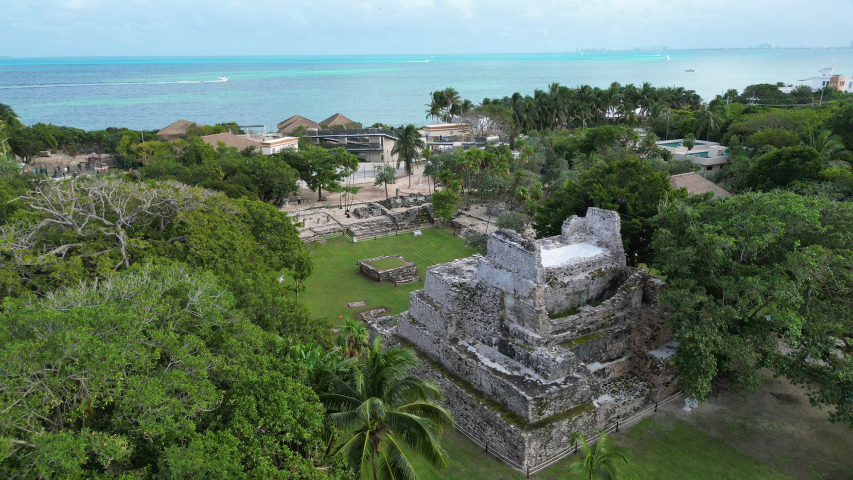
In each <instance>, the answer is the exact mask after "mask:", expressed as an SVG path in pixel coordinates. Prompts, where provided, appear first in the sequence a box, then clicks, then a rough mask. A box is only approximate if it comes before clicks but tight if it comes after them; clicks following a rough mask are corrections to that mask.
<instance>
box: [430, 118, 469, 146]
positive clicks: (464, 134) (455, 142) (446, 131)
mask: <svg viewBox="0 0 853 480" xmlns="http://www.w3.org/2000/svg"><path fill="white" fill-rule="evenodd" d="M420 131H421V136H422V137H423V140H424V143H426V144H427V146H428V147H429V149H430V150H432V151H434V152H439V151H442V150H456V149H459V148H465V147H466V146H471V145H473V144H474V143H475V140H474V135H473V134H472V133H471V125H468V124H467V123H439V124H437V125H424V127H423V128H422V129H421V130H420Z"/></svg>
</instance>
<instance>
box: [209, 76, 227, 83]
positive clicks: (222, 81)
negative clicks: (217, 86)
mask: <svg viewBox="0 0 853 480" xmlns="http://www.w3.org/2000/svg"><path fill="white" fill-rule="evenodd" d="M227 81H228V77H219V78H218V79H216V80H205V81H204V83H224V82H227Z"/></svg>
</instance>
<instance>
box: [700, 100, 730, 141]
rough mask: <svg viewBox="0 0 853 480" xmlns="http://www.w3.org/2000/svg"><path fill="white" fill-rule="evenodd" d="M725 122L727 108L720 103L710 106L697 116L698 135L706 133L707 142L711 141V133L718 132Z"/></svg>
mask: <svg viewBox="0 0 853 480" xmlns="http://www.w3.org/2000/svg"><path fill="white" fill-rule="evenodd" d="M724 121H725V107H723V106H721V105H720V104H719V103H718V104H715V105H708V106H706V107H705V109H704V110H702V111H701V112H699V114H698V115H697V116H696V126H695V128H696V134H697V135H698V134H699V133H700V132H702V131H703V130H704V131H705V140H711V132H717V131H719V130H720V127H722V125H723V122H724Z"/></svg>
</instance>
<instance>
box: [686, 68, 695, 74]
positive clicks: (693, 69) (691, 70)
mask: <svg viewBox="0 0 853 480" xmlns="http://www.w3.org/2000/svg"><path fill="white" fill-rule="evenodd" d="M685 72H691V73H695V72H696V69H695V68H688V69H687V70H685Z"/></svg>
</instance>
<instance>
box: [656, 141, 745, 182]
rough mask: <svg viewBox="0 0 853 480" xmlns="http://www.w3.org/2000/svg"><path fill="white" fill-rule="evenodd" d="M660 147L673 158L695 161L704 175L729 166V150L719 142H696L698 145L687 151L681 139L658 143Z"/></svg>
mask: <svg viewBox="0 0 853 480" xmlns="http://www.w3.org/2000/svg"><path fill="white" fill-rule="evenodd" d="M658 147H661V148H663V149H664V150H667V151H669V153H671V154H672V157H673V158H676V159H679V160H681V159H687V160H691V161H693V163H695V164H697V165H699V166H700V167H701V168H700V173H701V174H702V175H705V174H708V173H715V172H718V171H720V170H722V169H723V168H724V167H725V166H726V165H728V164H729V156H728V155H729V152H728V149H727V148H726V147H724V146H722V145H720V144H719V143H717V142H708V141H705V140H696V145H695V146H694V147H693V148H691V149H690V150H687V147H685V146H684V139H683V138H679V139H675V140H665V141H662V142H658Z"/></svg>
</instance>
